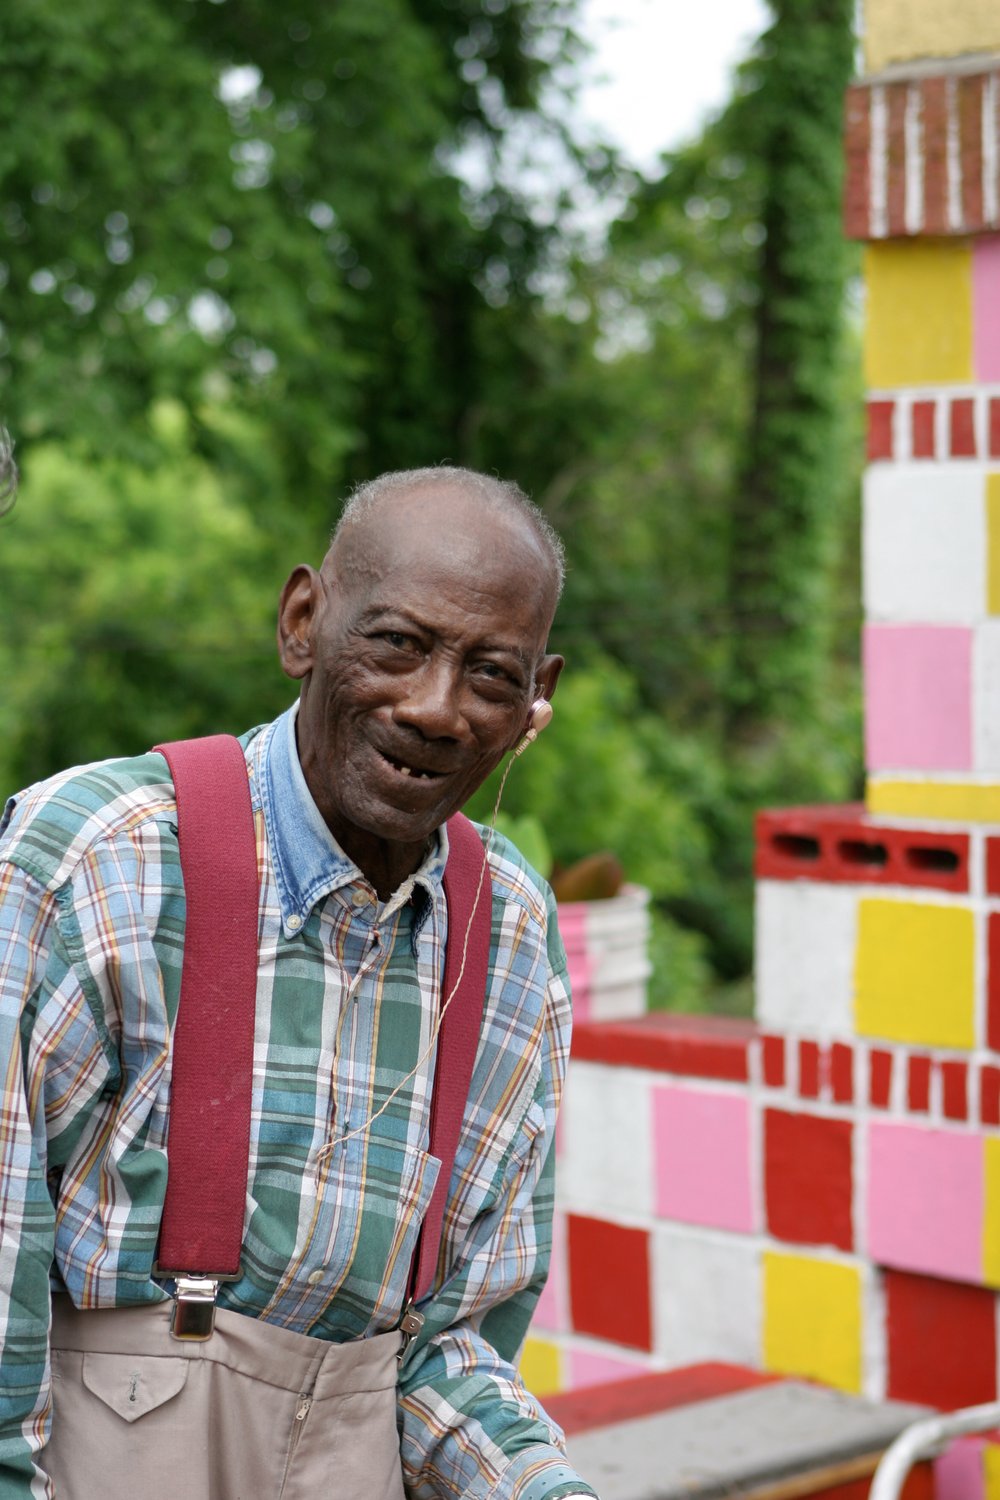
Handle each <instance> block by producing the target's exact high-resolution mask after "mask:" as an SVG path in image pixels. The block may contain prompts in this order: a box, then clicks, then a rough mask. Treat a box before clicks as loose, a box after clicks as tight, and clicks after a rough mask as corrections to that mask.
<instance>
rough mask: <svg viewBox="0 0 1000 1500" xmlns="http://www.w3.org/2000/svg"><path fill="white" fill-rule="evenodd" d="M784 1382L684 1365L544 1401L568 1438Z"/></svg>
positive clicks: (721, 1367) (735, 1369)
mask: <svg viewBox="0 0 1000 1500" xmlns="http://www.w3.org/2000/svg"><path fill="white" fill-rule="evenodd" d="M784 1378H785V1377H784V1376H782V1375H763V1374H761V1373H760V1371H758V1370H748V1369H746V1368H745V1367H744V1366H743V1365H727V1364H721V1363H714V1362H712V1363H707V1364H702V1365H680V1366H679V1367H678V1368H677V1369H676V1370H661V1371H659V1372H658V1373H656V1374H654V1375H636V1376H634V1377H633V1378H632V1379H628V1380H609V1381H607V1382H605V1383H604V1384H602V1385H591V1386H585V1387H584V1388H583V1389H582V1390H577V1391H561V1392H560V1393H559V1394H558V1395H556V1396H546V1398H545V1410H546V1411H547V1412H548V1414H549V1416H550V1417H552V1418H554V1420H555V1421H556V1422H558V1423H559V1426H560V1427H561V1428H562V1430H563V1432H565V1433H566V1435H567V1437H568V1436H570V1435H571V1434H573V1433H575V1432H591V1431H593V1430H594V1428H597V1427H616V1426H617V1425H618V1423H619V1422H634V1421H637V1420H638V1419H639V1418H640V1417H651V1416H654V1415H655V1414H656V1413H657V1412H660V1411H672V1410H674V1409H675V1408H676V1407H678V1406H694V1405H696V1404H697V1403H698V1402H699V1401H711V1400H713V1399H714V1398H715V1397H716V1396H732V1395H734V1394H735V1393H736V1392H737V1391H746V1390H750V1389H751V1388H752V1387H755V1386H759V1385H778V1384H780V1383H781V1381H782V1380H783V1379H784Z"/></svg>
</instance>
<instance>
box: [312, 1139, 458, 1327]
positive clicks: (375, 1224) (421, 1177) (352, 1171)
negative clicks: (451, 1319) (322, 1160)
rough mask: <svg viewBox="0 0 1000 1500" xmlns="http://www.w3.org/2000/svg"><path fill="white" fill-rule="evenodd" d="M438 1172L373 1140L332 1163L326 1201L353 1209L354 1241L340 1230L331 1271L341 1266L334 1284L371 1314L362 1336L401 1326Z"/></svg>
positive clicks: (403, 1148)
mask: <svg viewBox="0 0 1000 1500" xmlns="http://www.w3.org/2000/svg"><path fill="white" fill-rule="evenodd" d="M338 1157H339V1158H340V1159H339V1160H338ZM440 1168H441V1163H440V1161H439V1160H438V1158H437V1157H436V1156H431V1155H430V1153H429V1152H427V1151H418V1150H417V1149H416V1148H415V1147H413V1146H408V1145H405V1144H404V1143H402V1142H400V1141H396V1140H392V1139H391V1138H390V1137H388V1136H383V1135H377V1134H375V1133H374V1132H366V1133H365V1134H364V1135H361V1136H358V1137H356V1138H355V1139H354V1140H353V1141H349V1142H348V1143H347V1145H346V1146H345V1147H344V1148H342V1151H341V1152H338V1153H335V1155H334V1158H333V1160H332V1162H331V1173H330V1178H329V1180H328V1182H327V1185H326V1187H325V1194H326V1195H329V1197H328V1201H329V1202H332V1203H333V1204H337V1203H338V1200H339V1206H340V1208H341V1210H342V1209H343V1206H344V1204H345V1203H347V1202H350V1203H351V1204H352V1205H353V1206H354V1209H353V1215H352V1217H353V1220H354V1234H353V1236H351V1238H350V1242H348V1238H347V1236H346V1235H345V1233H344V1227H345V1226H344V1225H343V1222H341V1227H340V1229H339V1230H338V1232H337V1235H336V1240H335V1245H336V1249H335V1252H334V1255H333V1257H332V1262H331V1264H332V1266H336V1263H337V1261H338V1260H339V1262H340V1264H339V1266H336V1269H337V1270H339V1272H340V1275H339V1276H338V1277H337V1280H341V1279H343V1286H344V1290H346V1291H347V1292H348V1294H349V1297H350V1299H351V1300H352V1301H354V1303H355V1306H358V1305H359V1304H360V1305H361V1306H365V1305H366V1304H367V1306H369V1307H370V1308H371V1318H370V1320H369V1322H368V1324H367V1327H366V1328H365V1329H364V1330H363V1331H364V1332H365V1333H373V1332H378V1331H379V1330H381V1329H384V1328H389V1327H392V1326H393V1325H394V1324H395V1323H396V1322H398V1320H399V1316H400V1313H401V1312H402V1308H403V1303H404V1300H405V1298H406V1291H407V1281H408V1277H409V1271H410V1264H411V1262H412V1260H413V1253H414V1250H415V1248H416V1243H417V1236H418V1234H419V1232H420V1226H421V1224H422V1223H423V1219H424V1214H425V1213H426V1212H427V1207H428V1205H429V1203H430V1200H431V1195H432V1194H433V1192H434V1185H435V1183H436V1182H437V1178H438V1172H439V1171H440ZM345 1252H346V1253H345Z"/></svg>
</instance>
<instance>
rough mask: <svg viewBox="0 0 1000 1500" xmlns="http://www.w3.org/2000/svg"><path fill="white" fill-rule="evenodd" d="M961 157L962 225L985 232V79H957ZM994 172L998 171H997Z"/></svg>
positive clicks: (973, 76)
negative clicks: (983, 229)
mask: <svg viewBox="0 0 1000 1500" xmlns="http://www.w3.org/2000/svg"><path fill="white" fill-rule="evenodd" d="M955 82H956V85H957V87H958V135H959V155H960V157H961V161H962V172H961V179H962V225H963V227H964V228H965V229H982V228H983V226H984V218H983V90H984V88H985V86H986V75H985V74H983V73H979V74H975V73H974V74H972V75H971V77H966V78H957V79H956V80H955ZM994 170H995V169H994Z"/></svg>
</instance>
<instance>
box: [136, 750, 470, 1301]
mask: <svg viewBox="0 0 1000 1500" xmlns="http://www.w3.org/2000/svg"><path fill="white" fill-rule="evenodd" d="M156 749H157V750H159V752H160V754H161V755H163V756H164V758H165V759H166V761H167V764H168V765H169V767H170V771H171V774H172V776H173V779H174V789H175V793H176V797H177V830H178V840H179V843H180V852H181V868H182V871H183V875H184V893H185V898H186V905H187V918H186V922H185V930H184V963H183V967H182V970H181V995H180V1004H179V1008H178V1012H177V1019H176V1021H175V1023H174V1039H173V1072H172V1079H171V1092H170V1124H169V1129H168V1135H167V1158H168V1177H167V1192H166V1199H165V1202H164V1208H163V1220H162V1224H161V1228H160V1244H159V1253H158V1255H157V1269H158V1271H159V1274H161V1275H168V1274H169V1273H170V1272H181V1273H195V1274H197V1273H202V1274H203V1275H208V1276H213V1277H215V1278H216V1279H218V1278H220V1277H227V1276H238V1275H239V1269H240V1252H241V1249H242V1243H243V1215H244V1206H245V1202H246V1187H247V1174H248V1171H249V1149H250V1101H251V1091H252V1081H253V1035H254V1011H255V1004H256V994H257V925H258V899H259V897H258V875H257V851H256V841H255V837H254V824H253V810H252V808H251V805H250V789H249V783H248V781H247V769H246V760H245V758H244V755H243V751H242V749H241V748H240V745H239V743H238V741H236V740H235V739H232V738H231V737H230V736H229V735H223V734H218V735H210V736H208V737H207V738H206V739H200V740H178V741H175V742H174V743H172V744H168V745H157V746H156ZM444 892H445V900H446V901H447V904H448V942H447V947H446V951H445V964H444V987H443V991H442V999H444V998H445V997H447V996H449V995H451V993H452V991H453V990H454V991H455V994H454V998H453V1000H452V1002H451V1004H450V1005H449V1006H448V1009H447V1010H446V1012H445V1015H444V1019H443V1020H442V1023H441V1031H440V1035H439V1037H438V1047H437V1062H436V1065H435V1069H434V1093H433V1097H432V1100H431V1127H430V1152H431V1155H432V1156H436V1157H437V1158H438V1160H439V1161H440V1162H441V1169H440V1173H439V1175H438V1179H437V1182H436V1184H435V1187H434V1192H433V1194H432V1196H431V1201H430V1204H429V1205H428V1209H427V1213H426V1214H425V1216H424V1222H423V1226H422V1228H421V1232H420V1240H419V1244H418V1248H417V1253H416V1255H415V1258H414V1269H413V1272H412V1273H411V1274H412V1283H413V1287H414V1289H415V1290H414V1294H413V1295H414V1297H415V1299H420V1298H423V1297H425V1296H427V1294H428V1293H429V1292H430V1290H431V1287H432V1286H433V1283H434V1274H435V1270H436V1268H437V1262H438V1258H439V1254H440V1248H441V1234H442V1229H443V1226H444V1212H445V1206H446V1204H447V1201H448V1189H449V1187H450V1184H451V1176H452V1169H453V1166H454V1162H455V1152H456V1150H457V1148H458V1140H459V1136H460V1134H461V1130H462V1122H463V1119H464V1115H465V1105H466V1100H467V1099H468V1096H469V1085H470V1083H471V1081H472V1071H473V1067H474V1066H475V1061H476V1052H477V1049H478V1044H479V1031H480V1026H481V1023H482V1015H483V1006H484V1001H485V996H486V980H487V974H488V971H489V954H490V935H491V931H492V908H493V895H492V885H491V881H490V873H489V866H488V865H487V863H486V855H485V853H484V850H483V845H482V840H481V839H480V837H479V835H478V833H477V832H476V830H475V828H474V827H473V826H472V824H471V823H470V822H469V820H468V819H467V818H465V817H463V816H462V814H461V813H457V814H456V815H455V817H453V818H451V819H449V822H448V862H447V865H446V867H445V873H444Z"/></svg>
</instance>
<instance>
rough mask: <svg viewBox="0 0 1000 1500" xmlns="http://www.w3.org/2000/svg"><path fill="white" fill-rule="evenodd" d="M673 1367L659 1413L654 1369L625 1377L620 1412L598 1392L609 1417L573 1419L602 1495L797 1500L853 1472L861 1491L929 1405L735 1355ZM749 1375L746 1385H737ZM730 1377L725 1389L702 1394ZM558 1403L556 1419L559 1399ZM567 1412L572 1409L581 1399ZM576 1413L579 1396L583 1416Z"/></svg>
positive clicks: (922, 1482) (579, 1455)
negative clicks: (767, 1370)
mask: <svg viewBox="0 0 1000 1500" xmlns="http://www.w3.org/2000/svg"><path fill="white" fill-rule="evenodd" d="M699 1371H700V1372H701V1373H700V1374H699V1373H697V1372H699ZM705 1372H707V1373H705ZM727 1372H728V1373H727ZM669 1375H670V1376H671V1377H672V1380H673V1383H674V1389H673V1392H671V1390H670V1388H669V1386H665V1387H664V1395H665V1397H666V1400H667V1402H670V1401H671V1399H673V1400H674V1401H675V1402H678V1403H681V1404H673V1405H668V1406H667V1409H661V1410H658V1411H653V1412H650V1411H649V1403H650V1401H651V1400H652V1398H653V1388H652V1386H651V1385H650V1383H649V1378H645V1379H642V1380H638V1381H624V1382H621V1386H620V1393H619V1396H618V1397H617V1409H616V1411H615V1412H614V1416H615V1417H616V1420H613V1421H610V1422H607V1421H606V1420H605V1419H606V1417H607V1416H608V1415H609V1413H610V1412H611V1408H610V1407H609V1406H608V1404H607V1398H606V1397H604V1398H596V1402H595V1416H596V1420H597V1422H598V1423H599V1424H600V1425H596V1426H593V1427H591V1428H590V1429H589V1430H584V1429H583V1428H579V1427H574V1428H571V1432H570V1435H569V1437H568V1446H569V1455H570V1459H571V1461H572V1463H573V1465H574V1467H575V1468H576V1469H577V1470H578V1472H579V1473H581V1474H583V1475H585V1476H586V1478H587V1480H588V1481H589V1483H591V1484H592V1485H593V1486H594V1488H595V1489H596V1490H597V1492H598V1494H599V1495H600V1496H601V1500H691V1497H697V1500H729V1497H732V1496H733V1495H739V1496H741V1497H742V1500H793V1497H796V1496H805V1495H813V1496H820V1495H826V1496H830V1497H832V1496H834V1495H842V1496H848V1495H852V1494H853V1493H855V1489H854V1486H855V1484H856V1483H860V1484H861V1486H862V1487H861V1488H860V1489H858V1490H857V1491H856V1493H858V1494H859V1495H860V1494H864V1493H865V1492H866V1489H865V1485H866V1482H867V1480H868V1478H870V1476H871V1474H872V1473H873V1472H874V1469H875V1466H876V1464H877V1463H878V1460H879V1458H880V1457H881V1455H882V1453H883V1452H884V1451H885V1449H886V1448H887V1447H888V1446H889V1444H890V1443H891V1442H892V1440H893V1439H894V1438H895V1437H896V1436H897V1435H898V1434H899V1433H900V1432H901V1431H902V1429H903V1428H904V1427H906V1426H908V1425H909V1423H910V1422H913V1421H916V1420H917V1419H918V1418H920V1417H922V1416H925V1415H927V1410H926V1408H924V1407H920V1406H912V1405H908V1404H903V1403H901V1402H882V1403H879V1402H872V1401H866V1400H864V1399H863V1398H862V1397H860V1396H850V1395H845V1394H843V1393H842V1392H840V1391H834V1390H830V1389H827V1388H825V1387H820V1386H813V1385H807V1384H805V1383H803V1382H800V1381H794V1380H770V1379H768V1378H767V1377H764V1379H763V1382H762V1380H761V1377H759V1376H755V1375H754V1374H753V1372H750V1371H740V1370H739V1369H738V1367H734V1366H707V1367H706V1366H701V1367H698V1366H695V1367H692V1370H691V1371H672V1372H669ZM658 1378H659V1377H651V1379H653V1380H656V1379H658ZM741 1378H742V1383H743V1385H744V1387H745V1388H744V1389H739V1388H738V1383H739V1381H740V1379H741ZM685 1380H686V1381H687V1382H688V1387H687V1388H688V1394H687V1395H686V1396H685V1395H684V1394H683V1385H684V1381H685ZM727 1380H728V1381H729V1382H731V1384H730V1390H729V1392H728V1393H727V1394H712V1395H710V1396H709V1397H708V1399H702V1398H700V1397H699V1396H698V1395H697V1394H696V1392H697V1391H698V1390H699V1389H704V1388H707V1389H711V1388H712V1386H713V1385H715V1386H716V1387H717V1386H718V1385H720V1384H722V1385H725V1383H726V1382H727ZM751 1382H752V1383H751ZM629 1386H633V1387H635V1388H636V1389H635V1391H634V1392H633V1393H632V1394H633V1397H634V1400H635V1402H636V1403H637V1404H636V1405H633V1407H632V1413H631V1415H629V1416H626V1415H625V1413H626V1411H627V1410H628V1387H629ZM734 1387H736V1388H734ZM583 1394H585V1393H580V1394H579V1395H578V1397H577V1400H578V1401H579V1399H580V1395H583ZM563 1399H564V1400H565V1398H563ZM549 1406H550V1408H551V1409H552V1414H553V1416H555V1417H556V1419H557V1420H559V1406H558V1404H557V1402H555V1401H552V1402H550V1403H549ZM563 1415H564V1416H565V1415H569V1416H571V1417H572V1416H573V1410H572V1407H570V1408H569V1410H568V1411H567V1410H566V1408H564V1409H563ZM579 1415H580V1408H579V1407H578V1408H577V1412H576V1418H577V1420H578V1419H579ZM928 1478H929V1476H928V1474H927V1471H926V1468H925V1470H924V1473H923V1474H917V1475H916V1483H915V1486H914V1488H913V1490H912V1491H909V1492H910V1493H913V1494H914V1496H915V1495H917V1494H919V1493H925V1494H929V1493H930V1491H929V1488H928V1486H927V1481H928Z"/></svg>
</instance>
